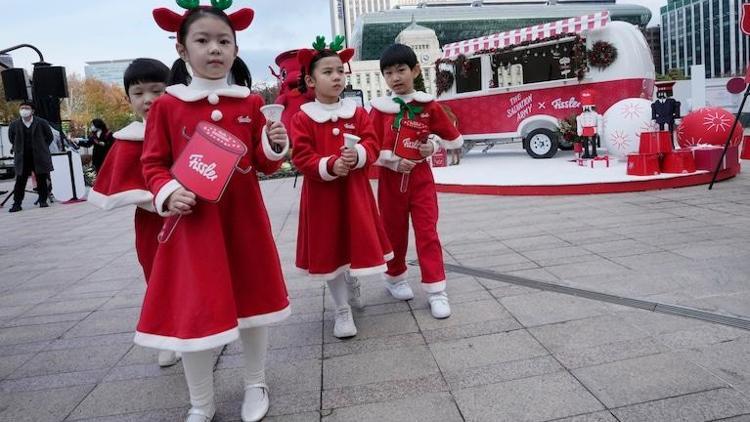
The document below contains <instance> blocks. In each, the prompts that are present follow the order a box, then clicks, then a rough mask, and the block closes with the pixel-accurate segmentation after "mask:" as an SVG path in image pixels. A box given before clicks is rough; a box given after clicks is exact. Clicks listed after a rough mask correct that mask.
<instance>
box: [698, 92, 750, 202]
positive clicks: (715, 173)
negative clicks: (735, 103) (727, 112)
mask: <svg viewBox="0 0 750 422" xmlns="http://www.w3.org/2000/svg"><path fill="white" fill-rule="evenodd" d="M748 95H750V84H748V85H747V88H746V89H745V95H744V96H743V97H742V103H740V109H739V110H737V115H736V116H735V117H734V124H733V125H732V129H731V130H730V131H729V135H727V141H726V142H725V143H724V149H723V150H722V151H721V158H720V159H719V162H718V163H717V164H716V170H714V176H713V177H712V178H711V184H710V185H708V190H711V189H713V187H714V183H715V182H716V177H717V176H718V175H719V170H720V169H721V163H722V162H723V161H724V157H725V156H726V155H727V149H728V148H729V143H730V142H731V141H732V134H733V133H734V129H735V128H736V127H737V123H738V122H739V121H740V114H742V109H743V108H744V107H745V101H746V100H747V96H748Z"/></svg>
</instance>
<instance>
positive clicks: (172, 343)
mask: <svg viewBox="0 0 750 422" xmlns="http://www.w3.org/2000/svg"><path fill="white" fill-rule="evenodd" d="M239 336H240V332H239V329H238V328H237V327H234V328H230V329H229V330H227V331H223V332H221V333H217V334H213V335H210V336H207V337H201V338H177V337H168V336H160V335H158V334H148V333H142V332H140V331H136V332H135V338H134V339H133V341H134V342H135V344H137V345H139V346H143V347H150V348H152V349H160V350H174V351H175V352H199V351H201V350H209V349H213V348H215V347H219V346H223V345H225V344H229V343H231V342H233V341H235V340H237V339H238V338H239Z"/></svg>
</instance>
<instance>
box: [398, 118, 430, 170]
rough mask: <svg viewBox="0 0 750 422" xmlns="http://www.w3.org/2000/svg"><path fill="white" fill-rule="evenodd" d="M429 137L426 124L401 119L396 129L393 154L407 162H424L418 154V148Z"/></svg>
mask: <svg viewBox="0 0 750 422" xmlns="http://www.w3.org/2000/svg"><path fill="white" fill-rule="evenodd" d="M429 135H430V128H429V127H428V126H427V125H426V124H424V123H422V122H418V121H416V120H409V119H403V120H401V125H400V126H399V129H398V136H397V137H396V144H395V145H394V146H393V153H394V154H396V155H397V156H399V157H401V158H406V159H407V160H412V161H420V160H424V157H423V156H422V154H421V153H420V152H419V146H420V145H422V144H423V143H424V142H425V141H427V137H428V136H429Z"/></svg>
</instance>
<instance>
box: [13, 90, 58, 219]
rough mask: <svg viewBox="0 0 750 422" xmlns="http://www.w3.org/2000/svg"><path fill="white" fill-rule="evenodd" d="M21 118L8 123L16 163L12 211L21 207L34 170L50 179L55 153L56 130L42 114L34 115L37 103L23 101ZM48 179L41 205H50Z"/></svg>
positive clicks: (39, 176)
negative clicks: (54, 138) (53, 147)
mask: <svg viewBox="0 0 750 422" xmlns="http://www.w3.org/2000/svg"><path fill="white" fill-rule="evenodd" d="M18 114H19V115H20V116H21V117H20V118H19V119H16V120H14V121H13V122H11V124H10V126H8V137H9V139H10V143H11V145H13V147H12V151H11V152H12V153H13V159H14V164H15V167H16V185H15V187H14V188H13V206H12V207H11V208H10V212H18V211H21V203H22V202H23V197H24V195H25V193H26V182H27V181H28V180H29V176H31V173H32V172H33V173H35V174H36V176H37V179H38V180H47V178H48V177H49V173H50V172H51V171H52V170H53V168H52V156H51V155H50V152H49V145H50V144H51V143H52V139H53V136H52V130H51V129H50V126H49V123H48V122H47V121H46V120H44V119H42V118H41V117H36V116H34V106H33V104H31V103H30V102H23V103H21V105H20V106H19V107H18ZM47 188H48V186H47V184H46V183H40V184H39V186H38V189H39V206H40V207H42V208H46V207H48V206H49V205H47V196H48V195H49V192H48V189H47Z"/></svg>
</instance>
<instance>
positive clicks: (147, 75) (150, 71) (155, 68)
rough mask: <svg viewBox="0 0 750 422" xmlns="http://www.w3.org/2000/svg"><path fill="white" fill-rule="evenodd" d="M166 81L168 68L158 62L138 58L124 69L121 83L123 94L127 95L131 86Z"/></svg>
mask: <svg viewBox="0 0 750 422" xmlns="http://www.w3.org/2000/svg"><path fill="white" fill-rule="evenodd" d="M167 79H169V68H168V67H167V65H165V64H164V63H162V62H160V61H159V60H154V59H147V58H140V59H135V60H133V62H132V63H130V64H129V65H128V67H127V69H125V74H124V75H123V77H122V82H123V85H124V86H125V94H126V95H128V90H129V89H130V86H131V85H135V84H139V83H144V82H146V83H148V82H162V83H167ZM128 96H129V95H128Z"/></svg>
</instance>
